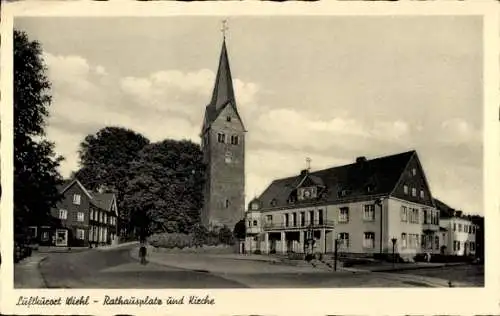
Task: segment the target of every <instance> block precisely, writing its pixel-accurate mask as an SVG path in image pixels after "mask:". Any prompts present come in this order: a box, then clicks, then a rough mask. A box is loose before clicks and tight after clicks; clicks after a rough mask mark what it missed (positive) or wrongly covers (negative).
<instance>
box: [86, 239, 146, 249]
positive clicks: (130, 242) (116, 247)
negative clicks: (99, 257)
mask: <svg viewBox="0 0 500 316" xmlns="http://www.w3.org/2000/svg"><path fill="white" fill-rule="evenodd" d="M138 244H139V242H138V241H129V242H124V243H121V244H116V245H107V246H99V247H96V248H92V249H94V250H98V251H109V250H113V249H119V248H123V247H127V246H134V245H138Z"/></svg>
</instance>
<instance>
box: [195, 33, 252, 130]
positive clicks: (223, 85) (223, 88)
mask: <svg viewBox="0 0 500 316" xmlns="http://www.w3.org/2000/svg"><path fill="white" fill-rule="evenodd" d="M228 105H229V106H231V107H233V110H234V112H235V113H236V116H237V117H238V119H239V120H240V122H241V124H242V125H243V120H242V119H241V117H240V115H239V113H238V109H237V106H236V98H235V96H234V88H233V78H232V75H231V68H230V66H229V57H228V54H227V48H226V40H225V39H224V41H223V42H222V49H221V53H220V57H219V68H218V69H217V76H216V77H215V85H214V90H213V92H212V99H211V101H210V103H209V104H208V105H207V106H206V109H205V118H204V120H203V129H202V132H204V131H205V130H207V129H208V128H210V125H211V124H212V123H213V122H214V121H215V119H217V117H218V116H219V115H220V113H221V112H222V111H223V110H224V109H225V108H226V106H228ZM243 129H245V127H244V126H243Z"/></svg>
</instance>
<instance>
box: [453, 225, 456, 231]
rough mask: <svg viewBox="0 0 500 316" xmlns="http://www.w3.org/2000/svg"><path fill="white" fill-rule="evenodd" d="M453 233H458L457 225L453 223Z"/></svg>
mask: <svg viewBox="0 0 500 316" xmlns="http://www.w3.org/2000/svg"><path fill="white" fill-rule="evenodd" d="M453 231H454V232H456V231H457V223H453Z"/></svg>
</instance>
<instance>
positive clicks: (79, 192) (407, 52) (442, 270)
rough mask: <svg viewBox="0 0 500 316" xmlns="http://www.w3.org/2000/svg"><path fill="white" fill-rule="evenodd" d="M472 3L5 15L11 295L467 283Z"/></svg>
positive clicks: (473, 230)
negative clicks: (417, 7)
mask: <svg viewBox="0 0 500 316" xmlns="http://www.w3.org/2000/svg"><path fill="white" fill-rule="evenodd" d="M483 11H484V10H483ZM415 12H418V11H415ZM485 14H486V13H484V14H483V15H481V14H471V15H466V14H441V15H437V14H428V15H426V14H418V13H415V14H399V15H398V14H390V15H389V14H387V15H383V14H379V15H377V14H368V15H366V14H365V15H361V14H334V13H333V12H332V13H330V14H314V15H307V14H297V13H294V14H288V15H287V14H277V15H274V16H273V15H265V14H260V15H259V14H249V15H242V14H238V13H237V12H233V13H232V14H231V13H228V14H224V15H223V14H214V15H205V14H204V15H201V14H199V15H189V14H185V15H182V14H176V15H165V16H158V15H151V16H145V15H138V16H133V14H132V15H130V14H129V15H123V16H119V15H117V14H113V15H112V16H106V15H103V14H99V15H95V16H92V15H87V16H85V15H83V14H82V15H80V16H63V15H54V16H47V15H44V16H22V15H21V16H14V17H13V18H12V29H11V32H12V33H11V36H12V39H11V43H12V47H11V48H12V102H13V103H12V105H13V106H12V136H13V148H12V153H13V167H12V173H13V179H12V185H13V188H12V191H11V192H12V195H13V196H12V214H13V216H12V230H11V232H12V236H11V238H12V250H7V251H10V253H12V257H10V255H11V254H10V253H9V255H8V256H7V255H6V254H5V253H6V252H5V251H4V250H5V249H3V250H2V251H3V253H2V259H3V260H4V261H5V260H8V261H9V265H8V266H12V270H13V272H12V278H13V280H12V282H13V283H12V286H13V289H14V290H23V291H24V292H23V293H33V294H31V295H32V296H31V297H30V296H29V295H26V294H23V295H24V296H23V298H22V299H21V298H19V301H17V296H16V303H17V305H19V304H20V305H30V304H33V305H37V304H44V303H43V302H42V301H41V300H44V299H45V298H40V297H38V296H36V297H34V296H33V295H35V292H34V291H32V292H26V291H27V290H29V289H53V290H54V289H55V290H58V289H60V290H61V289H64V291H65V292H67V293H66V294H62V295H72V294H70V293H72V291H75V290H84V289H85V290H96V291H109V290H112V291H116V290H120V291H122V290H123V291H124V293H129V294H130V293H132V292H130V291H133V290H134V289H143V290H148V289H150V290H153V289H156V290H159V289H170V290H169V291H170V292H171V294H168V295H167V294H162V295H163V297H162V299H163V300H164V301H165V302H164V303H165V304H172V305H175V304H178V305H181V304H191V299H192V298H190V297H189V295H186V296H185V297H184V296H183V295H176V294H173V293H175V291H176V290H203V289H206V290H208V289H220V290H223V289H233V290H235V289H247V290H248V289H255V290H259V289H261V290H267V291H271V292H267V293H273V292H274V291H276V293H278V292H279V291H280V290H285V289H296V290H299V289H302V290H312V289H323V290H325V289H332V290H335V291H336V293H341V291H342V290H340V289H372V290H373V291H377V289H399V288H405V289H407V288H413V289H428V288H442V291H443V292H438V293H447V292H446V291H453V289H452V288H460V289H469V290H472V289H476V290H480V289H482V290H485V286H486V285H487V284H488V282H489V281H486V278H485V275H487V274H488V273H487V266H488V264H486V262H488V261H489V260H493V259H494V257H493V256H494V255H491V256H490V254H488V255H486V249H487V248H488V247H487V243H488V242H487V241H486V240H487V238H486V237H487V236H489V234H491V233H494V232H491V231H488V230H486V229H485V226H487V225H486V224H485V219H486V218H490V212H491V211H490V210H488V211H487V209H491V207H492V205H496V203H497V202H494V203H490V202H488V198H485V197H486V195H487V194H486V192H487V189H488V188H487V187H488V186H489V185H490V184H491V180H488V179H489V178H488V172H487V170H496V169H488V168H487V167H488V166H487V165H488V164H491V162H492V161H493V160H492V159H491V158H487V157H486V156H485V155H486V153H487V152H488V150H486V148H485V147H486V146H487V144H486V143H485V139H486V138H485V137H486V136H487V132H486V129H487V127H488V126H490V127H491V124H490V123H488V122H487V119H485V117H487V116H486V114H485V113H491V112H492V111H491V110H489V108H491V106H492V105H491V104H490V103H488V100H487V99H486V98H487V96H488V94H487V91H488V89H486V88H485V85H486V82H489V83H490V84H491V83H496V82H495V81H493V80H490V79H487V78H489V77H488V76H487V75H488V73H487V72H486V71H485V69H486V58H487V57H486V56H490V55H488V54H487V53H486V49H487V48H488V47H489V46H488V45H487V44H486V43H485V39H486V36H485V33H486V30H485V27H486V25H491V24H487V23H486V22H485V19H486V18H485ZM496 26H497V27H498V23H497V24H496ZM492 33H494V34H495V35H497V34H498V31H497V30H496V29H495V30H493V32H492ZM3 36H5V32H4V33H3ZM494 38H495V39H496V40H498V36H495V37H494ZM2 41H3V39H2ZM3 52H4V51H3ZM3 84H5V83H3ZM497 86H498V85H497ZM497 90H498V89H497V88H495V91H497ZM493 101H495V100H493ZM3 106H4V105H3V104H2V107H3ZM493 113H498V109H497V108H495V109H494V111H493ZM494 120H495V121H497V118H496V117H495V118H494ZM495 137H498V135H496V136H495ZM3 141H5V139H3ZM495 146H497V145H496V144H495ZM2 154H4V152H2ZM497 156H498V154H497ZM497 158H498V157H496V160H498V159H497ZM2 159H3V156H2ZM496 160H495V161H496ZM485 170H486V171H485ZM3 174H4V171H2V175H3ZM9 192H10V191H9ZM489 192H491V188H490V191H489ZM491 198H494V197H493V196H492V197H491ZM3 205H6V204H3ZM3 212H6V211H5V210H3ZM494 218H496V217H494ZM2 222H4V221H2ZM2 225H4V224H2ZM3 234H4V233H3ZM3 238H4V236H2V239H3ZM490 240H493V239H490ZM495 240H496V239H495ZM2 244H4V245H10V243H7V244H5V243H4V242H3V241H2ZM4 247H5V246H4ZM6 256H7V257H6ZM489 263H491V262H489ZM8 266H6V265H5V263H4V265H3V267H2V268H3V269H5V267H8ZM496 283H498V282H496ZM496 283H495V286H496ZM68 289H71V290H70V291H69V292H68ZM58 293H64V292H58ZM120 293H122V292H120ZM148 293H149V292H148ZM154 293H157V292H154ZM158 293H160V292H158ZM200 293H206V294H207V295H199V296H196V297H195V298H194V300H195V301H196V300H199V301H198V302H199V303H198V304H208V305H209V304H212V303H213V302H212V303H210V300H213V299H214V298H212V297H211V294H210V293H211V292H207V291H202V292H200ZM248 293H252V292H248ZM367 293H368V292H367ZM408 293H412V292H408ZM478 293H481V292H478ZM129 294H123V297H122V296H120V297H119V298H117V297H112V296H113V295H110V296H111V297H112V298H110V297H108V298H107V300H108V302H111V303H110V304H111V305H112V304H130V305H134V304H135V303H133V302H132V301H133V300H134V299H135V297H139V296H141V295H139V294H135V292H134V294H133V295H132V294H130V295H129ZM103 295H104V294H103ZM103 295H102V296H103ZM106 295H108V294H106ZM120 295H122V294H120ZM148 295H149V296H148V297H149V298H150V299H151V297H154V295H157V294H154V295H150V294H148ZM158 295H159V294H158ZM158 295H157V296H158ZM325 295H326V294H325ZM411 295H413V294H411ZM429 295H430V294H429ZM132 296H134V298H130V297H132ZM212 296H213V295H212ZM437 296H439V295H437ZM125 297H127V299H129V298H130V300H132V301H127V302H125V303H124V301H126V300H127V299H126V298H125ZM141 297H142V296H141ZM325 297H328V295H326V296H325ZM339 297H340V296H336V298H337V299H338V298H339ZM429 297H431V296H429ZM80 299H81V300H83V301H85V299H84V297H82V298H80ZM276 299H278V298H276ZM435 299H436V300H438V298H437V297H436V298H435ZM75 300H76V298H75ZM87 300H88V298H87ZM99 300H100V303H99V304H102V303H103V302H102V298H99ZM110 300H115V301H110ZM169 300H170V303H168V301H169ZM184 300H185V302H184ZM105 301H106V300H105ZM181 301H182V302H181ZM188 301H189V302H188ZM113 302H114V303H113ZM248 302H249V301H247V303H248ZM75 304H76V303H75ZM233 304H234V302H233ZM249 304H250V303H249Z"/></svg>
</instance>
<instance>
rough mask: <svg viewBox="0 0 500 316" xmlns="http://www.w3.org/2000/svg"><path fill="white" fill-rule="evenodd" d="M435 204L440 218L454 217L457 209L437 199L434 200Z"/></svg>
mask: <svg viewBox="0 0 500 316" xmlns="http://www.w3.org/2000/svg"><path fill="white" fill-rule="evenodd" d="M434 204H436V208H437V209H438V210H439V217H441V218H449V217H453V216H454V213H455V209H454V208H452V207H451V206H449V205H448V204H446V203H444V202H443V201H441V200H439V199H436V198H434Z"/></svg>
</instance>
